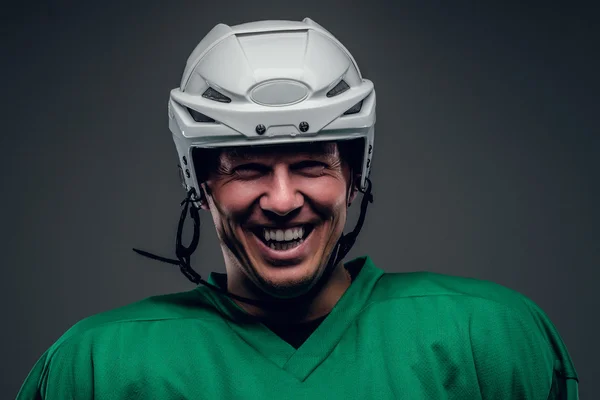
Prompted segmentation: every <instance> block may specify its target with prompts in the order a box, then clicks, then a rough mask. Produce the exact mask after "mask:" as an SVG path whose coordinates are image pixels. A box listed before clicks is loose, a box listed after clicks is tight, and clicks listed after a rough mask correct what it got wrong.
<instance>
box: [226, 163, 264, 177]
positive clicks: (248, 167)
mask: <svg viewBox="0 0 600 400" xmlns="http://www.w3.org/2000/svg"><path fill="white" fill-rule="evenodd" d="M268 171H269V168H268V167H267V166H265V165H262V164H256V163H251V164H242V165H239V166H237V167H235V168H234V169H233V173H234V174H235V175H237V176H239V177H241V178H255V177H259V176H262V175H264V174H265V173H267V172H268Z"/></svg>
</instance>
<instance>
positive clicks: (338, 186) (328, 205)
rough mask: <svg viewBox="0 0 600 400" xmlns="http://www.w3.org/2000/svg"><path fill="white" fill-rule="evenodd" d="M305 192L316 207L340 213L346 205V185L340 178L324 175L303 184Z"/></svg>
mask: <svg viewBox="0 0 600 400" xmlns="http://www.w3.org/2000/svg"><path fill="white" fill-rule="evenodd" d="M302 191H303V193H304V194H305V195H306V197H308V198H309V199H310V201H311V202H312V203H314V204H315V206H316V207H319V208H322V209H323V210H324V211H325V210H328V213H338V212H340V210H341V209H342V208H343V209H345V207H346V185H345V183H344V182H343V181H341V180H340V179H336V178H332V177H323V178H321V179H318V180H313V181H312V182H307V183H306V184H305V185H303V189H302Z"/></svg>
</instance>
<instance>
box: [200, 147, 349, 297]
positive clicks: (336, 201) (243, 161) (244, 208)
mask: <svg viewBox="0 0 600 400" xmlns="http://www.w3.org/2000/svg"><path fill="white" fill-rule="evenodd" d="M216 161H217V162H216V164H217V165H216V168H214V169H213V170H212V171H211V172H210V173H209V174H208V175H207V180H206V182H205V183H204V184H203V185H202V187H203V190H204V191H205V193H206V201H205V205H204V206H203V207H204V208H205V209H209V210H210V211H211V214H212V217H213V221H214V223H215V227H216V230H217V235H218V238H219V240H220V242H221V247H222V249H223V254H224V257H225V264H226V267H227V276H228V286H229V290H230V291H233V292H236V293H238V294H239V293H240V292H243V293H244V294H246V295H251V297H253V298H260V297H264V295H265V294H267V295H269V296H274V297H278V298H292V297H297V296H299V295H302V294H304V293H306V292H307V291H308V290H309V289H310V288H311V287H313V285H315V284H316V283H317V282H318V281H319V278H320V277H321V276H322V274H323V272H324V270H325V267H326V265H327V262H328V261H329V256H330V254H331V252H332V250H333V248H334V246H335V244H336V243H337V241H338V239H339V237H340V235H341V234H342V232H343V228H344V224H345V222H346V211H347V207H348V205H349V202H350V201H352V199H353V198H354V197H355V195H356V188H355V187H354V185H352V184H351V176H350V175H351V172H350V166H349V165H348V163H346V162H345V161H344V160H342V157H341V156H340V152H339V149H338V146H337V144H336V143H331V142H328V143H325V142H316V143H307V144H292V145H278V146H260V147H258V146H257V147H245V148H237V149H225V150H223V151H221V152H220V154H219V156H218V158H217V160H216ZM352 181H354V182H357V181H356V179H354V180H352ZM232 288H233V290H232Z"/></svg>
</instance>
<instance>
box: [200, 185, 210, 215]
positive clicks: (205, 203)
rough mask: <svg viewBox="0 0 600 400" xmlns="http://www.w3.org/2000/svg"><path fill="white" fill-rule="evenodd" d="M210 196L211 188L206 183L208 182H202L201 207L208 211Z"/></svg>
mask: <svg viewBox="0 0 600 400" xmlns="http://www.w3.org/2000/svg"><path fill="white" fill-rule="evenodd" d="M209 196H210V189H209V188H208V186H207V185H206V182H204V183H201V184H200V208H201V209H203V210H206V211H209V210H210V205H209V204H208V197H209Z"/></svg>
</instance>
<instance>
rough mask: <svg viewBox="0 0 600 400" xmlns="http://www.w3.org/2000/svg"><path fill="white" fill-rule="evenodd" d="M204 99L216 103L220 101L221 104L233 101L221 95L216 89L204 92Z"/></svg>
mask: <svg viewBox="0 0 600 400" xmlns="http://www.w3.org/2000/svg"><path fill="white" fill-rule="evenodd" d="M202 97H204V98H207V99H211V100H214V101H218V102H220V103H231V99H230V98H229V97H227V96H225V95H224V94H222V93H219V92H218V91H216V90H215V89H213V88H211V87H209V88H208V89H206V90H205V91H204V93H202Z"/></svg>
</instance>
